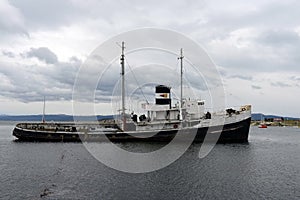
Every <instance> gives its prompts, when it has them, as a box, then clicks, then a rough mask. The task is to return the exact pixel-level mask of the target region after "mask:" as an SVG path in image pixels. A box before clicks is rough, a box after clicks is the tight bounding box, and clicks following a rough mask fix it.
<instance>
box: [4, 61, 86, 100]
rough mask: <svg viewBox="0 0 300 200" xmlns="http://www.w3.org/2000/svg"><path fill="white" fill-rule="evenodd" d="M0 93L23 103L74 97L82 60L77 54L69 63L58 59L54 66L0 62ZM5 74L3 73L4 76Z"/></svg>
mask: <svg viewBox="0 0 300 200" xmlns="http://www.w3.org/2000/svg"><path fill="white" fill-rule="evenodd" d="M0 65H1V69H0V77H2V81H3V78H4V80H5V84H1V85H0V96H5V97H8V98H13V99H18V100H19V101H22V102H33V101H42V100H43V97H44V96H45V97H46V99H47V101H54V100H61V99H64V100H71V99H72V89H73V84H74V81H75V76H76V73H77V71H78V69H79V67H80V65H81V60H79V59H78V58H76V57H73V58H71V59H70V62H57V63H55V64H51V66H49V65H47V66H43V67H41V66H38V65H24V64H22V65H21V64H17V63H15V64H11V63H5V62H1V61H0ZM1 74H2V75H1Z"/></svg>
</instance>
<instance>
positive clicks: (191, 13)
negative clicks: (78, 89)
mask: <svg viewBox="0 0 300 200" xmlns="http://www.w3.org/2000/svg"><path fill="white" fill-rule="evenodd" d="M299 8H300V1H297V0H286V1H280V0H252V1H242V0H228V1H221V0H209V1H208V0H199V1H192V0H186V1H179V0H172V1H171V0H166V1H157V0H153V1H137V0H133V1H128V0H127V1H125V0H115V1H111V0H85V1H80V0H65V1H60V0H43V1H40V0H10V1H8V0H1V1H0V35H1V37H0V80H1V83H0V114H18V115H19V114H39V113H41V112H42V108H43V99H44V96H45V98H46V100H47V101H46V105H47V106H46V112H47V113H49V114H50V113H52V114H53V113H62V114H72V113H73V109H72V108H73V106H72V102H73V101H72V91H73V87H74V82H75V79H76V75H77V73H78V71H79V69H80V67H81V66H82V64H83V63H84V62H85V61H86V59H87V58H88V57H89V55H90V54H91V53H92V52H93V50H94V49H95V48H97V47H98V46H99V45H100V44H102V43H103V42H105V41H107V40H108V39H110V38H112V37H114V36H116V35H118V34H121V33H124V32H126V31H131V30H135V29H139V28H145V27H154V28H158V29H168V30H173V31H176V32H178V33H181V34H183V35H185V36H187V37H189V38H191V39H192V40H194V41H196V42H197V43H198V44H199V45H201V46H202V47H203V48H204V49H205V51H206V52H207V54H208V55H209V56H210V58H211V59H212V60H213V62H214V63H215V65H216V66H217V69H218V71H219V73H220V76H221V78H222V82H223V87H224V92H225V96H226V105H228V106H239V105H244V104H251V105H252V109H253V112H262V113H265V114H278V115H284V116H291V117H300V104H299V103H298V99H300V94H299V91H300V68H299V67H300V66H299V62H300V54H299V52H300V21H299V19H300V12H299ZM179 48H180V47H179ZM187 56H188V55H187ZM116 63H118V61H117V62H116ZM175 64H176V63H175ZM149 68H150V67H149ZM115 69H117V70H115V73H116V77H117V78H118V76H119V72H118V70H119V68H115ZM152 69H154V68H152ZM153 73H154V72H153ZM149 74H151V73H150V72H149ZM132 78H133V79H139V78H143V77H140V76H139V74H138V77H132ZM110 80H111V81H112V80H113V81H116V80H115V79H114V78H112V79H110ZM110 80H108V82H106V83H107V84H105V85H103V86H102V87H105V90H103V91H112V90H114V84H110V83H111V82H109V81H110ZM87 82H88V78H87ZM200 84H201V83H200ZM147 89H149V88H147V87H145V90H147ZM103 91H102V90H101V91H99V95H100V96H101V98H100V99H102V100H104V101H103V102H100V101H99V102H98V101H97V102H96V103H95V102H93V103H95V105H96V106H95V107H96V109H95V110H97V114H109V113H110V109H109V105H110V103H109V101H105V99H109V97H110V95H111V93H107V92H106V93H105V92H103ZM203 96H205V95H203ZM84 104H86V105H87V104H89V102H86V101H85V102H83V104H82V110H81V113H82V114H89V113H86V112H85V109H84Z"/></svg>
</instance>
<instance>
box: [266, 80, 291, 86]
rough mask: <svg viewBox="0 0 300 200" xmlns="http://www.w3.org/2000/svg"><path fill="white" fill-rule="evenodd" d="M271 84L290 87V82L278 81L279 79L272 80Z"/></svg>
mask: <svg viewBox="0 0 300 200" xmlns="http://www.w3.org/2000/svg"><path fill="white" fill-rule="evenodd" d="M271 85H272V86H275V87H291V85H290V84H287V83H284V82H280V81H277V82H272V83H271Z"/></svg>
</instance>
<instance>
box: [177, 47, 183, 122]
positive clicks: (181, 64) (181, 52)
mask: <svg viewBox="0 0 300 200" xmlns="http://www.w3.org/2000/svg"><path fill="white" fill-rule="evenodd" d="M183 58H184V56H183V49H182V48H181V49H180V57H179V58H178V59H180V120H182V119H183V117H182V106H183V98H182V95H183V90H182V76H183Z"/></svg>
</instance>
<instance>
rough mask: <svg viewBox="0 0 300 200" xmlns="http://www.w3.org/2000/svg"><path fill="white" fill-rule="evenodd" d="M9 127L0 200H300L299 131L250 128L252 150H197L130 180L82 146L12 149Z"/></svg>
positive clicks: (0, 126) (0, 128)
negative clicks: (204, 154) (201, 153)
mask: <svg viewBox="0 0 300 200" xmlns="http://www.w3.org/2000/svg"><path fill="white" fill-rule="evenodd" d="M13 127H14V124H13V123H7V122H5V123H3V122H2V123H0V180H1V184H0V199H40V198H43V199H300V129H299V128H292V127H270V128H268V129H258V128H257V127H251V130H250V138H249V144H225V145H223V144H218V145H216V146H215V147H214V149H213V150H212V151H211V152H210V154H209V155H208V156H207V157H205V158H203V159H199V158H198V152H199V149H200V145H201V144H194V145H192V146H191V147H190V148H189V149H188V151H187V152H186V153H185V154H184V155H183V156H182V157H181V158H180V159H178V160H177V161H176V162H174V163H173V164H171V165H169V166H168V167H166V168H163V169H161V170H158V171H155V172H150V173H145V174H129V173H124V172H119V171H116V170H114V169H111V168H108V167H106V166H105V165H103V164H102V163H100V162H99V161H97V160H96V159H95V158H94V157H93V156H92V155H90V154H89V152H88V151H87V150H86V149H85V147H84V146H83V145H82V144H81V143H26V142H14V137H13V136H12V135H11V132H12V130H13ZM100 145H101V144H100ZM124 145H127V147H128V146H130V145H134V146H135V148H136V146H138V148H141V149H147V148H148V149H152V148H155V147H153V146H155V145H157V147H159V145H160V144H151V145H149V144H143V143H141V144H130V143H127V144H124ZM43 194H47V195H46V196H43ZM41 195H42V197H41Z"/></svg>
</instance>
